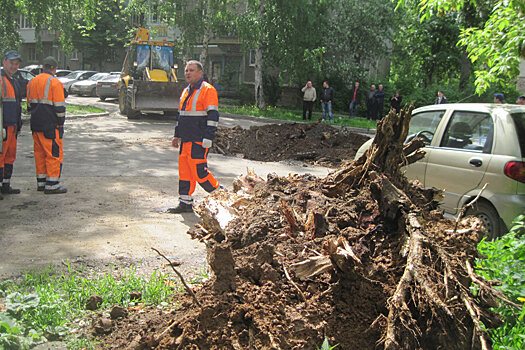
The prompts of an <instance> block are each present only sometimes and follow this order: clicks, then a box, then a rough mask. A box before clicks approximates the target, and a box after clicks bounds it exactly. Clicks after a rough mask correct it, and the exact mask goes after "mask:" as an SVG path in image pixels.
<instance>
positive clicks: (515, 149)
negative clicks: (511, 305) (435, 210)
mask: <svg viewBox="0 0 525 350" xmlns="http://www.w3.org/2000/svg"><path fill="white" fill-rule="evenodd" d="M409 129H410V131H409V137H408V140H410V139H411V138H413V137H415V136H419V137H422V138H423V139H424V140H425V144H426V147H425V148H424V150H425V152H426V155H425V157H424V158H423V159H422V160H420V161H418V162H415V163H413V164H411V165H409V166H407V167H405V170H406V175H407V177H408V178H409V179H417V180H419V181H421V183H422V184H424V186H425V187H436V188H441V189H444V190H445V192H444V199H443V202H442V203H441V208H442V209H443V210H444V211H445V212H446V213H449V214H451V215H457V214H459V210H460V209H461V208H462V207H463V206H464V205H466V204H468V203H469V202H471V201H472V200H474V199H475V198H476V196H477V195H478V194H480V192H481V195H480V197H479V198H478V200H477V201H476V202H475V203H474V204H473V205H472V207H469V209H468V210H467V215H474V216H477V217H479V218H480V219H481V220H482V221H483V223H484V224H485V227H486V229H487V233H488V236H489V237H490V238H493V237H496V236H498V235H499V234H501V233H504V232H507V230H508V228H510V226H511V223H512V221H513V219H514V218H516V217H517V216H518V215H520V214H525V106H520V105H511V104H504V105H501V104H479V103H463V104H441V105H432V106H426V107H422V108H418V109H415V110H414V111H413V113H412V120H411V122H410V128H409ZM371 144H372V140H369V141H367V142H366V143H365V144H363V145H362V146H361V148H360V149H359V150H358V151H357V153H356V159H357V158H359V157H360V156H361V155H362V154H363V153H364V152H365V151H366V150H367V149H368V148H369V147H370V145H371ZM485 184H486V185H487V186H486V187H485V189H484V190H483V191H482V188H483V187H484V186H485Z"/></svg>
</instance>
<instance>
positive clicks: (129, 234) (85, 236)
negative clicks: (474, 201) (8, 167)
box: [0, 97, 328, 280]
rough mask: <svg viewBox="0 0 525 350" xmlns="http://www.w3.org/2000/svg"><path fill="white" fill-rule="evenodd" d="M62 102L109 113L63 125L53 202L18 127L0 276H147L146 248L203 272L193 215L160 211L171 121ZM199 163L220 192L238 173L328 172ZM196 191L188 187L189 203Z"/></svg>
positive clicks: (1, 231) (1, 206) (1, 221)
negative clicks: (126, 272)
mask: <svg viewBox="0 0 525 350" xmlns="http://www.w3.org/2000/svg"><path fill="white" fill-rule="evenodd" d="M68 102H69V103H75V104H79V103H81V104H92V105H97V106H103V108H105V109H106V110H108V111H109V115H106V116H88V117H76V118H73V117H71V118H68V119H67V121H66V133H65V139H64V149H65V151H64V168H63V174H62V183H63V185H65V186H66V187H67V188H68V193H67V194H65V195H53V196H51V195H44V194H43V193H42V192H37V191H36V179H35V175H34V174H35V170H34V158H33V151H32V138H31V132H30V130H29V122H28V121H27V120H26V121H25V125H24V128H23V130H22V133H21V136H20V137H19V143H18V153H17V160H16V162H15V166H14V175H13V178H12V185H13V187H15V188H20V189H21V190H22V193H21V194H19V195H6V196H4V197H5V198H4V200H2V201H0V249H1V253H0V280H2V279H5V278H9V277H11V276H16V275H18V274H20V273H21V272H23V271H26V270H29V269H33V268H42V267H45V266H48V265H50V264H53V265H59V266H63V265H65V263H66V262H70V263H72V264H75V265H81V264H82V265H85V266H88V267H89V268H95V269H104V268H105V267H106V266H108V265H110V264H111V265H115V266H129V265H130V264H135V265H136V266H138V270H139V271H143V272H144V273H149V272H151V271H152V270H153V269H155V268H158V267H160V266H161V265H162V263H163V261H162V260H161V259H160V258H159V257H158V256H157V254H156V253H155V252H154V251H152V250H151V247H155V248H157V249H159V250H161V251H162V252H164V253H165V254H166V255H167V256H169V257H176V258H177V259H178V260H180V261H181V262H182V265H181V266H180V269H181V270H182V271H184V272H186V273H187V274H198V273H199V271H201V270H204V269H205V268H206V267H205V266H206V261H205V259H206V257H205V249H204V246H203V245H202V244H201V243H199V242H196V241H192V240H191V239H190V238H189V236H188V235H187V234H186V231H187V230H188V229H189V228H192V227H193V226H194V224H195V223H197V222H198V221H199V219H198V218H197V217H196V216H194V215H193V214H184V215H172V214H167V213H165V212H164V210H165V209H166V208H167V207H170V206H174V205H176V204H177V181H178V178H177V174H178V170H177V152H176V150H174V149H173V148H172V147H171V144H170V141H171V138H172V135H173V120H166V119H165V118H164V117H161V116H156V117H155V116H147V117H145V118H143V119H142V120H137V121H128V120H127V119H126V118H124V117H122V116H121V115H120V114H118V112H116V110H117V107H116V105H115V104H114V103H112V102H109V103H102V102H97V99H94V98H79V97H69V98H68ZM254 123H268V122H267V121H261V122H254V121H250V120H245V119H234V118H222V119H221V125H226V126H234V125H242V126H243V127H246V126H248V125H250V124H254ZM208 160H209V165H210V169H211V170H212V171H213V173H214V175H215V176H216V177H217V178H218V179H219V181H220V182H221V183H223V184H224V185H225V186H226V187H230V186H231V183H232V181H233V179H234V178H235V177H236V176H238V175H239V174H241V173H246V170H247V168H253V169H255V171H256V173H257V174H259V175H260V176H262V177H266V174H268V173H271V172H275V173H277V174H279V175H287V174H288V173H312V174H314V175H318V176H324V175H326V174H327V172H328V169H326V168H320V167H313V166H306V165H303V164H302V163H298V162H279V163H263V162H255V161H249V160H245V159H240V158H236V157H226V156H220V155H215V154H212V155H210V156H209V159H208ZM205 194H206V193H205V192H204V191H203V190H202V189H200V188H199V189H197V191H196V199H197V200H200V199H202V198H203V196H204V195H205Z"/></svg>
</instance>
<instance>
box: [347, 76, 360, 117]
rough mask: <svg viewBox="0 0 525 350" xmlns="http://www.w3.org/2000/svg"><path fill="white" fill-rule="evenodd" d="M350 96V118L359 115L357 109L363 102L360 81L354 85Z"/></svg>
mask: <svg viewBox="0 0 525 350" xmlns="http://www.w3.org/2000/svg"><path fill="white" fill-rule="evenodd" d="M350 96H351V97H350V117H354V116H356V115H357V108H358V107H359V102H360V101H361V89H360V88H359V82H358V81H356V82H355V83H354V88H353V89H352V92H351V93H350Z"/></svg>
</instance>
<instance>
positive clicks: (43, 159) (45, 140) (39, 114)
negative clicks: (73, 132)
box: [27, 56, 67, 194]
mask: <svg viewBox="0 0 525 350" xmlns="http://www.w3.org/2000/svg"><path fill="white" fill-rule="evenodd" d="M57 67H58V62H57V60H56V59H55V58H54V57H52V56H48V57H46V58H44V60H43V61H42V69H43V70H42V73H40V74H39V75H37V76H36V77H34V78H33V79H32V80H31V81H30V82H29V83H28V84H27V109H28V111H30V113H31V131H32V132H33V142H34V146H33V149H34V153H35V166H36V180H37V190H38V191H44V193H45V194H60V193H66V192H67V189H66V188H65V187H62V186H61V185H60V176H61V174H62V165H63V163H64V143H63V141H64V140H63V138H64V122H65V120H66V101H65V98H64V86H63V85H62V83H61V82H60V80H58V79H57V78H56V77H55V74H56V71H57Z"/></svg>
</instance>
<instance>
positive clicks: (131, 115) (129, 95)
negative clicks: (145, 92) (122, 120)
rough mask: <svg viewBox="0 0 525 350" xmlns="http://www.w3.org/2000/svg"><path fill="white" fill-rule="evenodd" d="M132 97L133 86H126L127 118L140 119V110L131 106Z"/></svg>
mask: <svg viewBox="0 0 525 350" xmlns="http://www.w3.org/2000/svg"><path fill="white" fill-rule="evenodd" d="M132 98H133V87H130V86H128V89H127V91H126V105H127V111H128V113H127V116H128V119H140V111H137V110H134V109H132V108H131V100H132Z"/></svg>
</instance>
